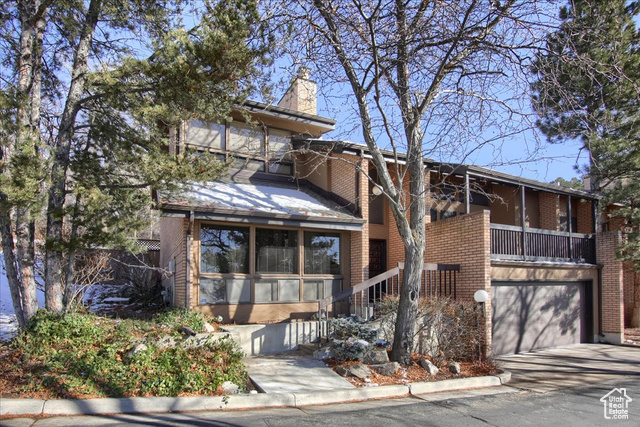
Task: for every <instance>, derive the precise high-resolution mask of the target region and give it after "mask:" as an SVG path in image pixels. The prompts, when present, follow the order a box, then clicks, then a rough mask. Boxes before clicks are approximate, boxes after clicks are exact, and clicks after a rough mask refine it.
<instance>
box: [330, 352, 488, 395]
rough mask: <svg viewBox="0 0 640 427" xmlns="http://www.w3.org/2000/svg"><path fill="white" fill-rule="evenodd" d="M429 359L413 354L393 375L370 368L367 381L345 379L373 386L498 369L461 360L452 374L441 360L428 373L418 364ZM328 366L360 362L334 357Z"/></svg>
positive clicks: (481, 372) (446, 364)
mask: <svg viewBox="0 0 640 427" xmlns="http://www.w3.org/2000/svg"><path fill="white" fill-rule="evenodd" d="M425 358H426V359H429V360H431V361H432V362H433V363H434V364H436V363H435V362H434V360H433V359H431V358H430V357H425V356H422V355H419V354H414V355H413V357H412V360H411V364H410V365H409V366H401V367H400V369H398V370H397V371H396V374H395V375H393V376H390V377H388V376H385V375H380V374H379V373H377V372H375V371H373V370H372V372H371V376H370V377H369V378H368V380H369V381H366V380H361V379H358V378H356V377H347V378H345V379H346V380H347V381H349V382H350V383H352V384H353V385H355V386H356V387H375V386H376V385H377V386H382V385H391V384H410V383H415V382H432V381H442V380H448V379H452V378H469V377H482V376H486V375H496V374H497V373H498V370H497V368H496V366H495V364H493V363H490V362H488V361H483V362H462V363H460V374H453V373H451V372H450V371H449V367H448V365H449V363H448V362H443V363H439V364H436V366H438V368H439V369H440V372H438V373H437V374H436V375H431V374H429V373H428V372H427V371H426V370H425V369H424V368H422V366H420V359H425ZM324 362H325V363H326V364H327V365H329V367H330V368H332V369H334V370H335V368H336V367H337V366H347V365H361V364H362V362H338V361H336V359H334V358H331V359H326V360H325V361H324Z"/></svg>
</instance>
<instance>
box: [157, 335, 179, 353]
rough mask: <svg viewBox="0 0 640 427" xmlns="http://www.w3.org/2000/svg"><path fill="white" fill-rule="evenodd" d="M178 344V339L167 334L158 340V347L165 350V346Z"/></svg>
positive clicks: (169, 346)
mask: <svg viewBox="0 0 640 427" xmlns="http://www.w3.org/2000/svg"><path fill="white" fill-rule="evenodd" d="M176 345H177V343H176V340H175V339H173V337H172V336H169V335H165V336H163V337H161V338H159V339H158V341H156V347H158V348H159V349H160V350H164V349H165V348H171V347H175V346H176Z"/></svg>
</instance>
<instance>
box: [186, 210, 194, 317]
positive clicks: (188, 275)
mask: <svg viewBox="0 0 640 427" xmlns="http://www.w3.org/2000/svg"><path fill="white" fill-rule="evenodd" d="M194 217H195V213H194V212H193V211H189V227H187V242H186V246H187V247H186V273H185V275H186V286H187V289H186V291H187V292H186V298H185V305H186V306H187V307H186V308H187V309H188V310H191V234H192V233H193V220H194Z"/></svg>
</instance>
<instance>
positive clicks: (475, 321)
mask: <svg viewBox="0 0 640 427" xmlns="http://www.w3.org/2000/svg"><path fill="white" fill-rule="evenodd" d="M398 300H399V298H398V297H387V298H384V299H383V300H382V301H381V302H380V303H379V305H378V310H379V315H380V322H381V330H382V333H383V335H384V336H386V337H393V328H394V325H395V322H396V313H397V311H398ZM480 315H481V313H480V311H479V310H478V309H477V307H476V305H475V304H474V303H473V302H470V301H457V300H452V299H450V298H429V299H420V301H419V302H418V315H417V318H416V340H415V345H416V348H414V352H415V353H418V354H421V355H427V356H431V358H432V359H433V361H434V363H435V364H436V365H438V364H441V363H443V362H444V361H452V360H455V361H458V362H472V361H477V360H478V343H479V340H480V337H481V332H482V331H481V330H480V326H479V325H482V324H483V322H480V321H479V320H480Z"/></svg>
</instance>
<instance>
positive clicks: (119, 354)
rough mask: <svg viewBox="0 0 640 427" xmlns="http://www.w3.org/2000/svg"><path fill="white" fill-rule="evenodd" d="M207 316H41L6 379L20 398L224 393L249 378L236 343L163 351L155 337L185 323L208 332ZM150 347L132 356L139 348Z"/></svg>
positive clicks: (20, 343)
mask: <svg viewBox="0 0 640 427" xmlns="http://www.w3.org/2000/svg"><path fill="white" fill-rule="evenodd" d="M206 320H207V318H206V316H204V315H203V314H201V313H195V312H189V311H186V310H171V311H168V312H165V313H162V314H161V315H158V316H156V317H155V318H154V319H151V320H148V321H145V320H132V319H127V320H111V319H106V318H102V317H98V316H95V315H91V314H82V313H68V314H64V315H54V314H51V313H48V312H45V311H42V312H39V313H38V314H37V315H36V316H35V317H34V318H33V319H32V321H31V322H30V323H29V325H28V327H27V328H26V329H25V330H24V331H23V332H22V333H21V334H20V335H18V336H17V337H16V338H15V339H14V340H13V341H12V342H11V343H10V348H11V349H12V350H13V352H12V356H11V357H13V358H15V359H16V360H19V362H18V363H16V364H14V366H4V367H1V368H0V375H2V376H3V377H13V378H16V379H17V380H16V381H14V383H15V384H21V385H20V390H11V391H12V392H14V393H26V394H27V395H28V394H29V393H35V394H40V393H42V392H43V391H45V392H46V393H48V395H49V396H52V397H63V398H82V397H93V396H101V397H103V396H104V397H131V396H151V395H154V396H178V395H185V394H203V395H213V394H220V391H219V387H220V386H221V385H222V383H224V382H225V381H231V382H233V383H235V384H237V385H238V386H239V387H240V388H241V389H243V388H244V387H245V386H246V384H247V381H248V377H247V374H246V371H245V369H244V365H243V364H242V358H243V356H244V355H243V353H242V351H241V350H240V348H239V347H238V345H237V344H236V343H235V342H234V341H233V340H232V339H231V338H228V339H222V340H220V341H214V340H210V341H209V342H208V343H207V344H205V345H204V346H202V347H197V348H186V347H182V346H179V345H178V346H175V347H169V348H159V347H158V346H157V345H156V342H157V341H156V340H155V338H156V337H158V336H163V335H167V334H168V333H171V332H175V335H179V334H178V333H177V332H176V331H177V330H178V328H179V327H180V326H183V325H184V326H188V327H190V328H192V329H194V330H195V331H202V330H203V325H204V322H205V321H206ZM140 343H145V345H146V349H142V350H141V351H138V352H136V353H135V354H127V352H128V351H129V350H130V349H132V348H133V347H134V346H135V345H136V344H140Z"/></svg>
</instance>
